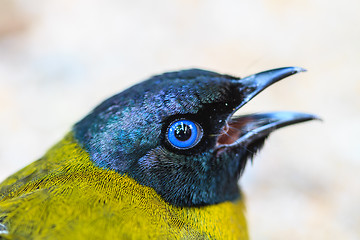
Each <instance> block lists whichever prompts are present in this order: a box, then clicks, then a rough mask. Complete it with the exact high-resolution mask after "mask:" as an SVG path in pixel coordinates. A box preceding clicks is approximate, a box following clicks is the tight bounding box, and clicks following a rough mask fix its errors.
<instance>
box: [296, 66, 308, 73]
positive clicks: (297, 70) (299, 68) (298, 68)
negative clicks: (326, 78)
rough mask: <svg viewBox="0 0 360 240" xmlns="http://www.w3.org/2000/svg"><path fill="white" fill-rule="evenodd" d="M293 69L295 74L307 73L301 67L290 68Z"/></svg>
mask: <svg viewBox="0 0 360 240" xmlns="http://www.w3.org/2000/svg"><path fill="white" fill-rule="evenodd" d="M292 68H293V69H294V72H295V73H299V72H307V70H306V69H305V68H302V67H292Z"/></svg>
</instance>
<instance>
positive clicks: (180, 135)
mask: <svg viewBox="0 0 360 240" xmlns="http://www.w3.org/2000/svg"><path fill="white" fill-rule="evenodd" d="M174 132H175V137H176V138H177V139H178V140H180V141H186V140H188V139H189V138H190V137H191V128H190V126H189V125H187V124H183V123H181V124H179V125H177V126H176V128H175V131H174Z"/></svg>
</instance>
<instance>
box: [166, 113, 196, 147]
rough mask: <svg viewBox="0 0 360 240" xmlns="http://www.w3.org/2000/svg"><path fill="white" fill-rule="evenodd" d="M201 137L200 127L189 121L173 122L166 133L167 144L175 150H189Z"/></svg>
mask: <svg viewBox="0 0 360 240" xmlns="http://www.w3.org/2000/svg"><path fill="white" fill-rule="evenodd" d="M202 136H203V130H202V128H201V126H200V125H199V124H198V123H196V122H194V121H191V120H187V119H180V120H176V121H173V122H172V123H171V124H170V125H169V127H168V129H167V132H166V138H167V140H168V142H169V143H170V144H171V145H172V146H173V147H175V148H177V149H189V148H192V147H194V146H195V145H196V144H198V143H199V142H200V140H201V138H202Z"/></svg>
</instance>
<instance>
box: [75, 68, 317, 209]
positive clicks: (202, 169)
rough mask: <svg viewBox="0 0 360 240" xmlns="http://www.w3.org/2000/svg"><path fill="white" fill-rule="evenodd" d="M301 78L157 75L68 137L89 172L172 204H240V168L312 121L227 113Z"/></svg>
mask: <svg viewBox="0 0 360 240" xmlns="http://www.w3.org/2000/svg"><path fill="white" fill-rule="evenodd" d="M301 71H303V69H301V68H297V67H286V68H279V69H273V70H269V71H265V72H261V73H257V74H254V75H251V76H249V77H246V78H243V79H240V78H237V77H233V76H229V75H222V74H218V73H215V72H210V71H205V70H200V69H190V70H183V71H178V72H169V73H164V74H162V75H158V76H154V77H152V78H150V79H149V80H146V81H144V82H141V83H139V84H137V85H135V86H133V87H131V88H129V89H127V90H125V91H123V92H121V93H119V94H117V95H115V96H113V97H111V98H109V99H107V100H106V101H104V102H103V103H102V104H100V105H99V106H98V107H96V108H95V109H94V110H93V111H92V112H91V113H90V114H89V115H88V116H86V117H85V118H84V119H82V120H81V121H80V122H78V123H77V124H76V125H75V126H74V133H75V138H76V139H77V141H78V142H79V143H80V145H81V146H82V147H83V148H84V149H85V150H86V151H87V152H88V153H89V156H90V159H91V160H92V161H93V163H94V164H95V165H97V166H98V167H101V168H104V169H109V170H114V171H116V172H118V173H119V174H126V175H128V176H129V177H132V178H133V179H135V180H136V181H137V182H138V183H140V184H142V185H145V186H148V187H151V188H153V189H154V190H155V191H156V192H157V193H158V194H159V195H160V196H161V197H162V198H163V199H164V200H165V201H167V202H168V203H170V204H172V205H175V206H202V205H209V204H216V203H220V202H224V201H232V200H235V199H237V198H239V197H240V191H239V187H238V185H237V182H238V180H239V178H240V176H241V174H242V172H243V170H244V168H245V165H246V162H247V161H248V160H249V159H251V158H252V157H253V155H254V153H256V152H257V150H259V149H260V148H261V147H262V145H263V143H264V140H265V138H266V137H267V136H268V135H269V134H270V133H271V132H273V131H274V130H276V129H278V128H280V127H284V126H287V125H290V124H294V123H299V122H304V121H308V120H312V119H316V117H315V116H314V115H310V114H304V113H296V112H273V113H264V114H253V115H243V116H236V117H235V116H233V115H234V113H235V112H236V111H237V110H238V109H240V108H241V107H242V106H243V105H244V104H246V103H247V102H248V101H250V100H251V99H252V98H253V97H254V96H255V95H257V94H258V93H259V92H261V91H262V90H264V89H265V88H266V87H268V86H270V85H271V84H273V83H275V82H277V81H279V80H281V79H283V78H285V77H287V76H290V75H292V74H295V73H298V72H301Z"/></svg>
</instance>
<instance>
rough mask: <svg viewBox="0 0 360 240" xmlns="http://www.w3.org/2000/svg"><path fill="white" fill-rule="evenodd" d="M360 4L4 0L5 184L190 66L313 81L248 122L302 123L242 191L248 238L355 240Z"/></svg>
mask: <svg viewBox="0 0 360 240" xmlns="http://www.w3.org/2000/svg"><path fill="white" fill-rule="evenodd" d="M359 12H360V1H358V0H353V1H351V0H343V1H329V0H311V1H310V0H295V1H286V0H268V1H266V0H245V1H238V0H224V1H214V0H212V1H205V0H182V1H180V0H173V1H168V0H167V1H166V0H163V1H161V0H152V1H145V0H135V1H125V0H122V1H119V0H105V1H95V0H92V1H89V0H87V1H85V0H62V1H46V0H33V1H26V0H21V1H20V0H2V1H0V179H1V180H2V179H4V178H5V177H6V176H8V175H9V174H11V173H13V172H14V171H16V170H18V169H19V168H21V167H23V166H25V165H26V164H28V163H30V162H32V161H33V160H35V159H37V158H39V157H40V156H42V154H43V153H44V152H45V151H46V149H48V148H49V147H50V146H51V145H53V144H54V143H55V142H57V141H58V140H59V139H61V137H62V136H63V135H64V134H65V133H66V132H67V131H69V129H70V127H71V125H72V124H73V123H75V122H76V121H77V120H79V119H80V118H81V117H83V116H84V115H85V114H86V113H87V112H88V111H90V110H91V109H92V108H93V107H94V106H95V105H97V104H98V103H99V102H100V101H101V100H103V99H104V98H106V97H109V96H111V95H112V94H114V93H117V92H119V91H121V90H123V89H124V88H125V87H128V86H130V85H132V84H134V83H136V82H138V81H141V80H143V79H145V78H147V77H149V76H150V75H153V74H157V73H161V72H163V71H169V70H177V69H182V68H188V67H201V68H206V69H210V70H215V71H219V72H222V73H227V74H233V75H239V76H246V75H249V74H252V73H255V72H258V71H261V70H266V69H270V68H275V67H282V66H289V65H296V66H301V67H304V68H307V69H308V72H306V73H301V74H299V75H297V76H294V77H291V78H289V79H287V80H284V81H283V82H280V83H278V84H276V85H275V86H272V87H271V88H269V89H267V91H266V92H263V93H262V94H261V95H259V96H258V97H257V98H256V99H254V100H253V101H252V102H251V103H249V104H248V105H247V106H246V107H244V109H242V111H240V113H249V112H259V111H272V110H297V111H305V112H310V113H315V114H318V115H319V116H321V117H322V118H323V119H324V122H322V123H321V122H310V123H306V124H302V125H297V126H293V127H289V128H286V129H283V130H279V131H278V132H276V133H275V134H273V135H272V137H270V139H269V140H268V141H267V144H266V146H265V148H264V150H263V151H262V152H261V153H260V154H259V155H258V157H257V158H256V159H255V161H254V163H253V166H251V165H249V166H248V167H247V169H246V171H245V175H244V176H243V178H242V179H241V181H240V184H241V185H242V186H243V189H244V192H245V193H246V196H247V215H248V219H249V229H250V234H251V237H252V239H359V238H360V204H359V203H360V177H359V175H360V159H359V157H360V146H359V145H360V144H359V143H360V142H359V135H360V124H359V123H360V112H359V108H360V101H359V100H360V97H359V94H360V71H359V64H360V17H359Z"/></svg>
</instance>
